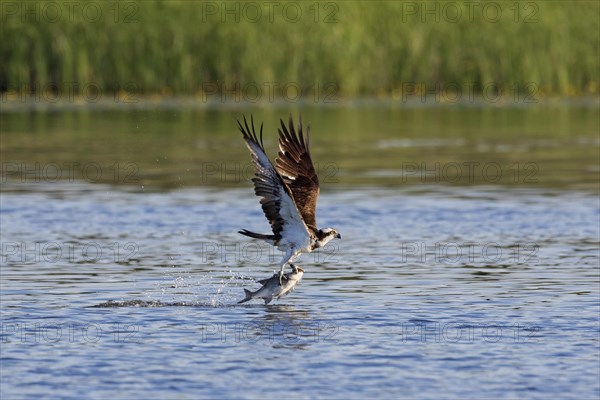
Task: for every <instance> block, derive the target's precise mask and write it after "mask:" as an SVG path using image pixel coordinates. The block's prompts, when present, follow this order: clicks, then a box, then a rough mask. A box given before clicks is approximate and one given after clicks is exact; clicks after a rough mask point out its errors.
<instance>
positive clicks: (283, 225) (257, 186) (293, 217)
mask: <svg viewBox="0 0 600 400" xmlns="http://www.w3.org/2000/svg"><path fill="white" fill-rule="evenodd" d="M238 126H239V128H240V131H241V132H242V134H243V135H244V140H245V141H246V145H247V146H248V149H249V150H250V153H251V154H252V163H253V164H254V167H255V169H256V174H255V177H254V178H253V179H252V182H254V193H255V194H256V195H257V196H259V197H260V198H261V199H260V204H261V205H262V210H263V212H264V213H265V216H266V217H267V219H268V220H269V223H270V224H271V229H272V230H273V234H274V235H275V240H279V239H281V237H282V236H283V235H285V234H286V233H287V234H288V236H290V237H298V236H300V237H305V236H306V235H308V234H309V233H308V229H307V227H306V225H305V224H304V222H303V221H302V218H301V216H300V214H299V211H298V209H297V208H296V205H295V204H294V200H293V198H292V194H291V193H290V190H289V188H288V187H287V186H286V185H285V183H284V182H283V180H282V178H281V176H279V174H278V173H277V171H276V170H275V168H274V167H273V164H271V161H269V158H268V157H267V155H266V153H265V148H264V145H263V142H262V124H261V126H260V139H259V136H257V135H256V130H255V129H254V119H253V117H252V116H250V126H251V127H252V129H250V126H248V121H247V120H246V117H245V116H244V124H243V125H242V123H241V122H240V121H238Z"/></svg>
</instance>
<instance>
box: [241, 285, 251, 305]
mask: <svg viewBox="0 0 600 400" xmlns="http://www.w3.org/2000/svg"><path fill="white" fill-rule="evenodd" d="M244 294H245V295H246V297H244V299H243V300H240V301H238V304H242V303H245V302H247V301H248V300H252V292H251V291H249V290H248V289H244Z"/></svg>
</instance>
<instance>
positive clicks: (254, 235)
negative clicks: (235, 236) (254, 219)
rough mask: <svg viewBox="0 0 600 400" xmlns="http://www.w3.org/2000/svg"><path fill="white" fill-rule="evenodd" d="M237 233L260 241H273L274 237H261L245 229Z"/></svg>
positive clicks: (259, 234)
mask: <svg viewBox="0 0 600 400" xmlns="http://www.w3.org/2000/svg"><path fill="white" fill-rule="evenodd" d="M238 233H241V234H242V235H245V236H248V237H251V238H254V239H262V240H275V239H276V237H275V235H263V234H262V233H256V232H251V231H249V230H247V229H242V230H241V231H238Z"/></svg>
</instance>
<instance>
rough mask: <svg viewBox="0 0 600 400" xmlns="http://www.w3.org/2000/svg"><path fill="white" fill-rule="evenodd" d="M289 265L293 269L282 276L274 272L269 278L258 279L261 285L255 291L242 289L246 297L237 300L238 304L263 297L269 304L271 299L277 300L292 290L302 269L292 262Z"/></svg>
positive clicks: (299, 277)
mask: <svg viewBox="0 0 600 400" xmlns="http://www.w3.org/2000/svg"><path fill="white" fill-rule="evenodd" d="M290 266H291V267H292V269H293V271H292V272H288V273H286V274H284V275H283V277H282V276H281V275H280V274H279V273H275V274H273V276H272V277H270V278H267V279H262V280H260V281H258V283H260V284H261V285H262V287H261V288H260V289H258V290H257V291H256V292H252V291H250V290H248V289H244V294H245V295H246V297H244V299H243V300H240V301H238V304H242V303H245V302H247V301H249V300H252V299H264V301H265V304H269V303H270V302H271V300H273V299H277V300H279V299H280V298H282V297H283V296H285V295H287V294H288V293H289V292H291V291H292V290H294V288H295V287H296V285H297V284H298V282H300V280H301V279H302V277H303V276H304V270H303V269H302V268H300V267H298V266H296V265H294V264H290Z"/></svg>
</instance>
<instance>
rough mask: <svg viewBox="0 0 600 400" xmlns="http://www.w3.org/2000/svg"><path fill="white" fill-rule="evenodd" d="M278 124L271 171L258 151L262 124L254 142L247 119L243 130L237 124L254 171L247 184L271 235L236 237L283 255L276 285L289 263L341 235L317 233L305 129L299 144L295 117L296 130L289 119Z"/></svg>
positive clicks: (326, 230) (314, 179) (312, 173)
mask: <svg viewBox="0 0 600 400" xmlns="http://www.w3.org/2000/svg"><path fill="white" fill-rule="evenodd" d="M279 121H280V123H281V127H280V128H279V129H278V132H279V154H278V155H277V160H276V161H275V165H273V164H272V163H271V161H270V160H269V158H268V157H267V154H266V153H265V147H264V145H263V140H262V130H263V124H262V123H261V124H260V136H257V134H256V130H255V129H254V118H253V117H252V116H250V126H249V125H248V121H247V120H246V116H244V123H243V124H242V123H241V122H240V121H239V120H238V126H239V128H240V131H241V132H242V134H243V135H244V140H245V141H246V145H247V146H248V149H249V150H250V153H251V155H252V163H253V164H254V168H255V170H256V174H255V177H254V178H253V179H252V182H254V193H255V194H256V195H257V196H258V197H260V204H261V205H262V210H263V212H264V213H265V217H267V219H268V220H269V224H271V229H272V231H273V234H272V235H270V234H261V233H255V232H251V231H248V230H246V229H244V230H241V231H239V233H241V234H242V235H246V236H249V237H251V238H255V239H261V240H264V241H265V242H267V243H269V244H271V245H273V246H276V247H277V249H279V250H280V251H282V252H283V254H284V256H283V259H282V260H281V262H280V264H281V265H280V267H281V271H280V272H279V277H280V280H281V278H282V277H283V271H284V269H285V266H286V264H291V263H293V262H294V261H295V260H296V259H297V258H298V257H299V256H300V255H301V254H302V253H310V252H312V251H314V250H316V249H318V248H320V247H323V246H325V245H326V244H327V243H329V242H330V241H331V240H332V239H334V238H337V239H341V235H340V234H339V233H338V231H336V230H335V229H333V228H324V229H319V228H317V221H316V208H317V199H318V197H319V178H318V176H317V173H316V172H315V168H314V166H313V162H312V159H311V157H310V151H309V148H308V146H309V132H310V126H308V127H307V129H306V138H305V137H304V134H303V132H302V117H301V116H300V121H299V123H298V129H297V130H296V129H294V122H293V120H292V116H291V115H290V120H289V123H288V126H286V125H285V123H284V122H283V120H279Z"/></svg>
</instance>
